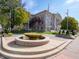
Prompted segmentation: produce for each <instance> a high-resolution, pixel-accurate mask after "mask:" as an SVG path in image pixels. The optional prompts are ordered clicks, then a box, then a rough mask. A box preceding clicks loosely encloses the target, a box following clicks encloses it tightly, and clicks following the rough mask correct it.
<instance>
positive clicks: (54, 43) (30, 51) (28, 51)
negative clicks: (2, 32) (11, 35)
mask: <svg viewBox="0 0 79 59" xmlns="http://www.w3.org/2000/svg"><path fill="white" fill-rule="evenodd" d="M65 42H66V41H63V40H62V41H61V40H52V39H50V42H49V43H48V44H46V45H43V46H38V47H32V48H18V47H17V48H14V47H11V46H8V43H7V44H5V42H4V45H3V49H4V50H5V51H7V52H9V53H13V54H21V55H34V54H41V53H45V52H48V51H51V50H54V49H56V48H57V47H59V46H61V45H62V44H64V43H65Z"/></svg>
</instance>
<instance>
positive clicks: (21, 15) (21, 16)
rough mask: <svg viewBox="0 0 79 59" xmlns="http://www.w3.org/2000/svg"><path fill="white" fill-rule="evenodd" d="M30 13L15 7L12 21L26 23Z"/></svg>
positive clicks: (17, 23) (18, 23) (16, 23)
mask: <svg viewBox="0 0 79 59" xmlns="http://www.w3.org/2000/svg"><path fill="white" fill-rule="evenodd" d="M29 17H30V14H29V13H28V12H27V11H25V9H23V8H17V9H15V20H14V21H13V22H14V24H15V25H20V24H24V23H27V22H28V20H29Z"/></svg>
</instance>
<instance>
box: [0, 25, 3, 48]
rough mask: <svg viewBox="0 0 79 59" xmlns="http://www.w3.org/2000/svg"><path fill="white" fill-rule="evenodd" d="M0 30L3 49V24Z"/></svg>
mask: <svg viewBox="0 0 79 59" xmlns="http://www.w3.org/2000/svg"><path fill="white" fill-rule="evenodd" d="M0 32H1V45H0V46H1V49H2V48H3V29H2V26H0Z"/></svg>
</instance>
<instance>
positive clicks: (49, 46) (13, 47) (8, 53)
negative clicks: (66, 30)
mask: <svg viewBox="0 0 79 59" xmlns="http://www.w3.org/2000/svg"><path fill="white" fill-rule="evenodd" d="M70 42H71V41H67V40H66V41H65V40H55V39H53V40H52V39H49V37H48V36H44V35H39V34H33V33H27V34H25V35H19V36H17V37H5V38H4V37H3V49H2V50H0V53H1V54H2V55H3V56H5V57H6V58H9V59H45V58H47V57H50V56H52V55H54V54H56V53H58V52H59V51H61V50H62V49H63V48H64V47H65V46H67V45H68V44H69V43H70Z"/></svg>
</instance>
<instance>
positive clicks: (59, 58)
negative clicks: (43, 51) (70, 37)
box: [47, 37, 79, 59]
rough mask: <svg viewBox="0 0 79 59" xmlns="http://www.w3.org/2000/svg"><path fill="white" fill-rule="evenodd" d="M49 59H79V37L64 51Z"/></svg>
mask: <svg viewBox="0 0 79 59" xmlns="http://www.w3.org/2000/svg"><path fill="white" fill-rule="evenodd" d="M47 59H79V37H77V38H76V39H75V40H74V41H73V42H72V43H71V44H70V45H69V46H68V47H66V48H65V49H64V50H63V51H61V52H60V53H58V54H57V55H55V56H52V57H50V58H47Z"/></svg>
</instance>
